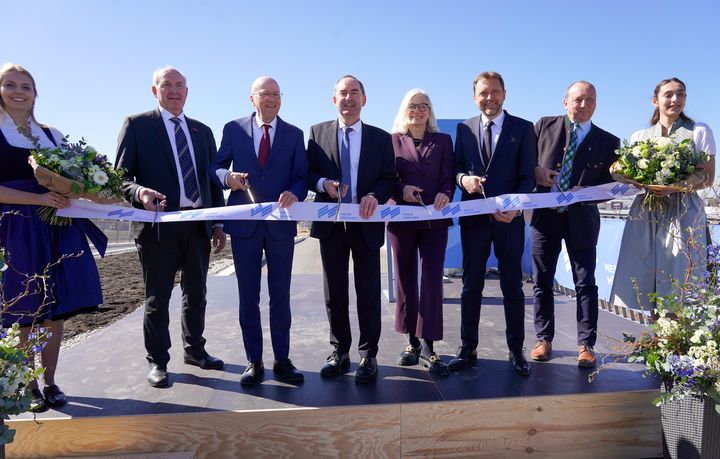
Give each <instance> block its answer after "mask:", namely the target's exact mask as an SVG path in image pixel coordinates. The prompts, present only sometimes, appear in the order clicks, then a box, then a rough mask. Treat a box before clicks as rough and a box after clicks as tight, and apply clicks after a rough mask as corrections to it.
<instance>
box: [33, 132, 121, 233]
mask: <svg viewBox="0 0 720 459" xmlns="http://www.w3.org/2000/svg"><path fill="white" fill-rule="evenodd" d="M29 162H30V165H31V166H32V168H33V169H34V170H35V178H36V179H37V181H38V183H40V185H42V186H44V187H45V188H47V189H49V190H52V191H56V192H58V193H60V194H63V195H66V196H69V197H71V198H85V199H89V200H91V201H94V202H98V203H100V204H116V203H121V202H123V199H122V195H121V190H120V187H121V185H122V181H123V172H124V171H123V170H115V169H113V166H112V164H111V163H110V162H109V161H108V159H107V157H106V156H105V155H102V154H100V153H98V151H97V150H95V149H94V148H93V147H91V146H89V145H88V144H87V143H86V142H85V140H84V139H81V140H80V141H79V142H77V143H69V142H68V141H67V137H65V138H63V142H62V143H61V145H60V146H59V147H56V148H36V149H34V150H32V152H31V156H30V159H29ZM55 211H56V210H55V209H53V208H50V207H43V208H41V209H40V210H39V214H40V216H41V218H42V219H43V220H45V221H47V222H49V223H51V224H55V225H57V224H69V222H70V219H67V218H62V217H58V216H56V215H55Z"/></svg>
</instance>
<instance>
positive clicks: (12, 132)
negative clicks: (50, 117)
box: [0, 113, 63, 149]
mask: <svg viewBox="0 0 720 459" xmlns="http://www.w3.org/2000/svg"><path fill="white" fill-rule="evenodd" d="M0 131H2V134H3V136H4V137H5V140H7V142H8V143H9V144H10V145H12V146H13V147H18V148H30V149H32V148H35V145H34V144H33V143H32V142H31V141H30V139H28V138H27V137H25V136H24V135H23V134H21V133H20V132H19V131H18V129H17V126H16V125H15V122H14V121H13V119H12V118H11V117H10V116H9V115H7V114H5V113H2V114H0ZM30 132H31V134H32V135H33V137H37V138H38V139H39V140H38V142H39V143H40V147H41V148H55V144H53V143H52V141H51V140H50V139H49V138H48V136H47V135H45V131H43V129H42V128H41V127H40V125H39V124H38V123H36V122H35V121H32V120H31V121H30ZM50 132H51V133H52V136H53V138H54V139H55V142H56V143H57V145H60V143H61V142H62V139H63V135H62V133H61V132H60V131H58V130H57V129H55V128H54V127H50Z"/></svg>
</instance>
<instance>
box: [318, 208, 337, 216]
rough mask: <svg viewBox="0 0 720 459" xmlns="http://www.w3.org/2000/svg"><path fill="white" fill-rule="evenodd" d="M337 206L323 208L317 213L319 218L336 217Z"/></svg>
mask: <svg viewBox="0 0 720 459" xmlns="http://www.w3.org/2000/svg"><path fill="white" fill-rule="evenodd" d="M337 208H338V206H337V205H334V206H322V207H321V208H319V209H318V211H317V216H318V218H322V217H334V216H335V213H336V212H337Z"/></svg>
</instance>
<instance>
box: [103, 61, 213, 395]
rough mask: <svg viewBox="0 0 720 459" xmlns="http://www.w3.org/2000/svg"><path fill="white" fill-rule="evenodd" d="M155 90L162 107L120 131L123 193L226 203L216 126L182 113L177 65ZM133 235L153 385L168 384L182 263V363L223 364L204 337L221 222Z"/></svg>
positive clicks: (153, 203)
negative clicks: (174, 298) (215, 180)
mask: <svg viewBox="0 0 720 459" xmlns="http://www.w3.org/2000/svg"><path fill="white" fill-rule="evenodd" d="M152 92H153V95H154V96H155V97H156V98H157V100H158V104H159V108H158V109H156V110H153V111H150V112H146V113H141V114H139V115H133V116H130V117H128V118H127V119H126V120H125V122H124V124H123V127H122V129H121V130H120V138H119V140H118V150H117V160H116V164H115V166H116V167H118V168H120V167H122V168H124V169H125V170H126V173H125V179H126V180H125V182H124V184H123V191H124V193H125V197H126V198H127V199H128V201H130V202H131V203H132V205H133V206H134V207H136V208H139V209H146V210H149V211H153V212H162V211H165V210H168V211H177V210H187V209H195V208H202V207H219V206H222V205H224V199H223V195H222V190H221V189H220V188H218V187H216V186H214V185H212V184H211V183H210V180H209V178H208V165H209V164H210V162H211V161H212V160H213V158H214V157H215V153H216V151H217V149H216V146H215V139H214V138H213V134H212V131H211V130H210V128H209V127H207V126H205V125H204V124H202V123H200V122H198V121H195V120H192V119H190V118H187V117H186V116H185V115H184V113H183V107H184V106H185V100H186V98H187V93H188V88H187V85H186V80H185V77H184V76H183V75H182V74H181V73H180V72H179V71H178V70H176V69H174V68H172V67H165V68H162V69H159V70H156V71H155V73H154V75H153V86H152ZM132 233H133V237H134V238H135V245H136V246H137V250H138V254H139V256H140V264H141V265H142V270H143V279H144V281H145V318H144V321H143V332H144V336H145V349H146V350H147V353H148V355H147V360H148V362H149V363H150V372H149V373H148V376H147V380H148V383H149V384H150V385H151V386H153V387H167V386H168V384H169V383H168V374H167V364H168V361H169V360H170V354H169V352H168V350H169V349H170V334H169V332H168V324H169V322H170V318H169V314H168V303H169V301H170V294H171V293H172V289H173V286H174V282H175V275H176V273H177V271H178V269H179V270H181V271H182V277H181V278H180V289H181V290H182V316H181V317H182V340H183V346H184V349H185V353H184V361H185V363H187V364H190V365H195V366H198V367H200V368H203V369H214V370H219V369H222V368H223V362H222V360H220V359H218V358H215V357H213V356H211V355H209V354H208V353H207V352H206V351H205V338H203V331H204V329H205V305H206V301H205V292H206V288H205V282H206V280H207V271H208V264H209V258H210V245H211V242H210V238H211V237H212V245H213V246H214V247H215V248H216V250H215V251H216V252H219V251H220V250H222V249H223V247H225V233H224V232H223V230H222V227H221V225H215V226H213V223H212V222H202V221H201V222H178V223H157V224H151V223H141V222H134V223H133V225H132Z"/></svg>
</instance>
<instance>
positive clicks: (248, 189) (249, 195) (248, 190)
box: [245, 184, 255, 204]
mask: <svg viewBox="0 0 720 459" xmlns="http://www.w3.org/2000/svg"><path fill="white" fill-rule="evenodd" d="M245 186H246V187H247V189H246V190H245V191H247V194H248V197H249V198H250V201H251V202H252V203H253V204H255V197H254V196H253V194H252V191H250V184H246V185H245Z"/></svg>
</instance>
